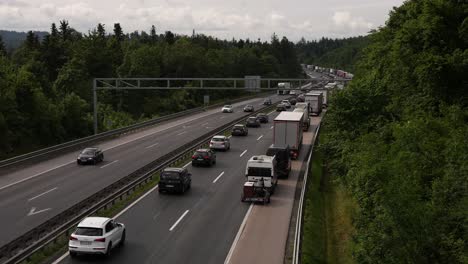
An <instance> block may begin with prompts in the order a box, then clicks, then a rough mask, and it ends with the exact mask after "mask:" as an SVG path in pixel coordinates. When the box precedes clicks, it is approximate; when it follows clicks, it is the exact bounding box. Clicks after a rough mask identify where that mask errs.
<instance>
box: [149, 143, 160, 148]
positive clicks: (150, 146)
mask: <svg viewBox="0 0 468 264" xmlns="http://www.w3.org/2000/svg"><path fill="white" fill-rule="evenodd" d="M156 145H159V142H158V143H154V144H153V145H149V146H147V147H146V148H152V147H154V146H156Z"/></svg>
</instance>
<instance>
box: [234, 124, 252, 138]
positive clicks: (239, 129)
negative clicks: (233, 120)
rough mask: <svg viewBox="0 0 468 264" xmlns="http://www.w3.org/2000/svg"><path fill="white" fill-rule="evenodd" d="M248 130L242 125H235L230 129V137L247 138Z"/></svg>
mask: <svg viewBox="0 0 468 264" xmlns="http://www.w3.org/2000/svg"><path fill="white" fill-rule="evenodd" d="M248 134H249V129H248V128H247V127H246V126H245V125H243V124H236V125H234V126H233V127H232V131H231V135H233V136H247V135H248Z"/></svg>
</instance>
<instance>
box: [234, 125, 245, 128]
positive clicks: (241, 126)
mask: <svg viewBox="0 0 468 264" xmlns="http://www.w3.org/2000/svg"><path fill="white" fill-rule="evenodd" d="M234 128H244V125H235V126H234Z"/></svg>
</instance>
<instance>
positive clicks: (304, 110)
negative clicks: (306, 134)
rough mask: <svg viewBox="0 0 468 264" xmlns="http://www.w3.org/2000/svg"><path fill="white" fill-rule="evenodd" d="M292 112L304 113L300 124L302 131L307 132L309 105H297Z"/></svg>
mask: <svg viewBox="0 0 468 264" xmlns="http://www.w3.org/2000/svg"><path fill="white" fill-rule="evenodd" d="M293 112H302V113H304V116H303V119H302V122H303V125H304V126H303V129H304V131H307V130H309V127H310V116H309V104H308V103H297V104H296V108H295V109H294V111H293Z"/></svg>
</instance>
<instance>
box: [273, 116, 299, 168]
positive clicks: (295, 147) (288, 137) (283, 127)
mask: <svg viewBox="0 0 468 264" xmlns="http://www.w3.org/2000/svg"><path fill="white" fill-rule="evenodd" d="M303 116H304V113H301V112H282V113H280V114H279V115H278V116H277V117H276V118H275V120H274V127H273V129H274V131H273V144H274V145H277V146H284V145H288V146H289V148H290V149H291V158H292V159H297V157H298V156H299V151H300V150H301V147H302V134H303V128H302V126H303V121H302V120H303Z"/></svg>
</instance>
